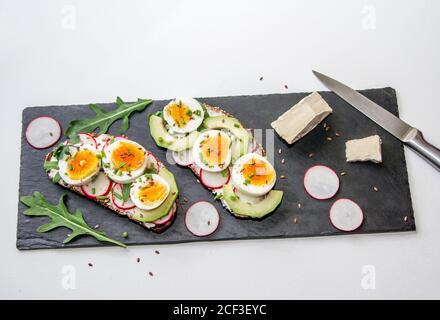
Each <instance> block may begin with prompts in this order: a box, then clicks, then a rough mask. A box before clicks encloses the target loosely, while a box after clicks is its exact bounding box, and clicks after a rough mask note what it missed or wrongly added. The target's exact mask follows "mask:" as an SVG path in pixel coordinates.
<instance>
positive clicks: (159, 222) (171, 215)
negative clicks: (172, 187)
mask: <svg viewBox="0 0 440 320" xmlns="http://www.w3.org/2000/svg"><path fill="white" fill-rule="evenodd" d="M176 209H177V206H176V203H174V204H173V207H172V208H171V209H170V212H168V214H167V215H166V216H165V217H162V218H160V219H159V220H156V221H153V223H154V224H155V225H162V224H165V223H167V222H168V221H170V220H171V219H173V218H174V215H175V214H176Z"/></svg>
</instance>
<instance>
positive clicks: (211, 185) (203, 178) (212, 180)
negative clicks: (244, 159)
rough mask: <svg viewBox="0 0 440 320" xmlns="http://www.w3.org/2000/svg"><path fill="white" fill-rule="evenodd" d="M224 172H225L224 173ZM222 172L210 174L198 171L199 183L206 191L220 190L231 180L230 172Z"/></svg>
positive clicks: (228, 170)
mask: <svg viewBox="0 0 440 320" xmlns="http://www.w3.org/2000/svg"><path fill="white" fill-rule="evenodd" d="M225 170H227V171H226V172H225ZM225 170H223V171H222V172H210V171H206V170H203V169H200V171H199V176H200V182H201V183H202V184H203V185H204V186H205V187H206V188H208V189H220V188H222V187H223V186H224V185H225V184H227V183H228V182H229V179H230V178H231V171H230V169H229V167H228V168H226V169H225Z"/></svg>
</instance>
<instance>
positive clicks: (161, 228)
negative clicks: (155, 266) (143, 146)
mask: <svg viewBox="0 0 440 320" xmlns="http://www.w3.org/2000/svg"><path fill="white" fill-rule="evenodd" d="M91 135H92V136H93V137H94V138H95V139H96V138H98V137H99V136H100V134H91ZM99 148H100V145H99V144H98V149H99ZM53 153H54V151H51V152H49V153H48V154H47V155H46V158H45V161H54V158H53ZM147 153H149V154H151V155H153V154H152V153H151V152H150V151H148V150H147ZM153 156H154V155H153ZM155 161H156V162H157V164H158V168H159V170H160V168H162V167H165V166H164V164H163V163H162V162H161V161H159V159H158V158H157V157H155ZM57 171H58V170H55V169H52V170H49V171H48V172H47V176H48V178H49V179H50V180H52V179H53V177H54V175H55V174H56V172H57ZM57 184H58V185H60V186H62V187H64V188H66V189H69V190H70V191H73V192H75V193H77V194H80V195H82V196H84V198H86V199H87V200H86V201H94V202H96V203H98V204H100V205H101V206H103V207H106V208H108V209H110V210H111V211H113V212H115V213H117V214H118V215H121V216H126V217H127V218H128V219H130V220H131V221H133V222H136V223H137V224H140V225H141V226H143V227H144V228H146V229H148V230H151V231H153V232H155V233H162V232H164V231H165V230H166V229H168V228H169V227H170V226H171V225H172V224H173V222H174V220H175V218H176V210H177V205H176V203H175V202H174V204H173V206H172V207H171V209H170V211H169V212H168V214H167V215H169V214H172V217H171V219H170V220H169V221H168V222H166V223H164V224H158V225H156V224H154V223H149V222H140V221H137V220H134V219H133V218H132V214H133V210H134V209H128V210H123V209H120V208H118V207H116V206H115V205H114V204H113V203H112V200H111V193H112V192H111V191H110V193H109V194H108V197H107V198H106V199H97V198H95V199H92V198H90V197H87V196H86V195H85V194H84V192H83V191H82V190H81V186H72V185H69V184H67V183H65V182H64V180H63V179H60V180H59V182H58V183H57Z"/></svg>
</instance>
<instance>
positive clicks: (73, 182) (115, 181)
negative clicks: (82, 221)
mask: <svg viewBox="0 0 440 320" xmlns="http://www.w3.org/2000/svg"><path fill="white" fill-rule="evenodd" d="M76 140H77V141H72V140H67V141H65V142H64V143H62V144H60V145H59V146H58V147H56V148H55V149H54V150H52V151H51V152H50V153H49V154H48V155H47V156H46V159H45V164H44V167H45V169H46V171H47V174H48V176H49V178H50V179H51V180H52V181H53V182H54V183H57V184H59V185H61V186H63V187H65V188H68V189H70V190H72V191H74V192H76V193H79V194H81V195H83V196H85V197H87V198H89V199H92V200H94V201H96V202H98V203H99V204H101V205H102V206H105V207H107V208H109V209H110V210H112V211H114V212H116V213H118V214H120V215H124V216H127V217H128V218H129V219H131V220H133V221H135V222H137V223H139V224H141V225H142V226H144V227H145V228H147V229H149V230H151V231H154V232H157V233H160V232H163V231H165V230H166V229H167V228H168V227H169V226H170V225H171V224H172V223H173V221H174V218H175V216H176V203H175V201H176V199H177V196H178V193H179V190H178V188H177V184H176V182H175V180H174V176H173V174H172V173H171V172H170V171H168V170H167V168H166V167H165V166H164V165H163V164H162V163H161V162H160V161H159V160H158V159H157V158H156V157H155V156H154V155H153V154H152V153H151V152H149V151H148V150H146V149H145V148H144V147H143V146H141V145H140V144H138V143H136V142H134V141H131V140H129V139H128V138H126V137H124V136H121V137H114V136H111V135H108V134H89V133H80V134H78V139H76Z"/></svg>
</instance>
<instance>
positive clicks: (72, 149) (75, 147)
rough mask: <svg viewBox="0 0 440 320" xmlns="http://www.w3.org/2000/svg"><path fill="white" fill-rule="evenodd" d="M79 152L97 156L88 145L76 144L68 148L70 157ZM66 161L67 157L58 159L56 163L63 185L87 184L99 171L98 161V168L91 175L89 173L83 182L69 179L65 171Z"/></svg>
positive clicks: (93, 148)
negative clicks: (91, 153)
mask: <svg viewBox="0 0 440 320" xmlns="http://www.w3.org/2000/svg"><path fill="white" fill-rule="evenodd" d="M80 150H89V151H92V152H93V153H95V155H96V156H97V152H96V148H95V147H94V146H93V145H90V144H76V145H73V146H70V147H69V153H70V155H71V156H74V155H75V154H76V153H77V152H78V151H80ZM68 159H69V157H68V156H67V157H66V156H65V157H63V159H60V160H59V161H58V169H59V174H60V177H61V179H63V181H64V182H65V183H67V184H69V185H72V186H81V185H84V184H87V183H89V182H90V180H92V178H93V176H95V175H96V174H97V173H98V172H99V169H100V168H101V161H98V166H97V168H96V170H95V171H93V173H91V174H90V175H89V176H87V177H85V178H84V179H83V180H76V179H72V178H70V177H69V174H68V170H67V169H68V163H67V162H68Z"/></svg>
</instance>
